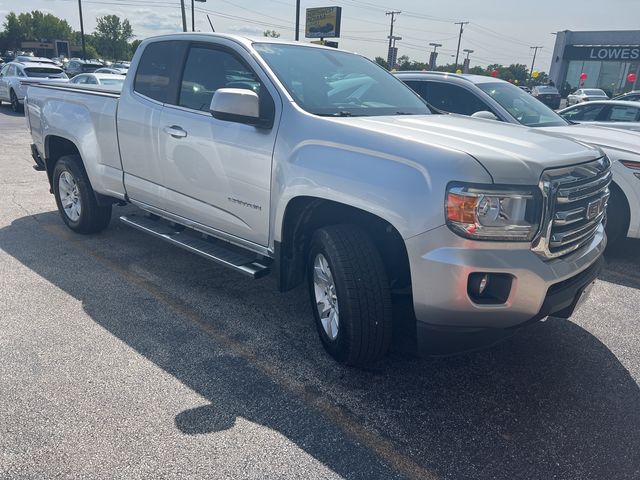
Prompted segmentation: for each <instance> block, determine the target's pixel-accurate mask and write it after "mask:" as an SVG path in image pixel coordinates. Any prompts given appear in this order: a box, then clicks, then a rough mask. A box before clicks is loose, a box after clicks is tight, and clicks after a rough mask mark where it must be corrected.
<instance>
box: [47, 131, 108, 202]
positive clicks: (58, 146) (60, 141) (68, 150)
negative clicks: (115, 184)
mask: <svg viewBox="0 0 640 480" xmlns="http://www.w3.org/2000/svg"><path fill="white" fill-rule="evenodd" d="M44 152H45V167H46V169H47V178H48V179H49V188H50V192H51V193H53V172H54V170H55V168H56V164H57V163H58V161H59V160H60V159H61V158H62V157H65V156H67V155H77V156H78V158H80V164H81V167H82V168H83V169H84V171H85V173H87V167H86V165H85V164H84V159H83V158H82V155H81V154H80V150H79V149H78V146H77V145H76V144H75V143H74V142H73V141H72V140H69V139H68V138H65V137H62V136H60V135H47V137H46V138H45V140H44ZM89 182H91V180H90V179H89ZM92 188H93V187H92ZM93 194H94V196H95V198H96V202H98V205H100V206H107V205H112V204H114V203H116V202H117V201H118V200H117V199H115V198H112V197H109V196H106V195H102V194H100V193H98V192H96V191H95V190H94V192H93Z"/></svg>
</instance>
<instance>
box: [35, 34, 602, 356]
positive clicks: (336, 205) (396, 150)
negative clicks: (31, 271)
mask: <svg viewBox="0 0 640 480" xmlns="http://www.w3.org/2000/svg"><path fill="white" fill-rule="evenodd" d="M26 108H27V118H28V125H29V128H30V130H31V134H32V136H33V142H34V145H33V147H32V154H33V157H34V160H35V161H36V163H37V164H38V165H39V166H40V168H42V169H43V170H46V172H47V174H48V177H49V182H50V186H51V191H52V193H53V194H54V195H55V199H56V203H57V205H58V209H59V211H60V214H61V216H62V219H63V221H64V222H65V223H66V224H67V226H68V227H69V228H70V229H71V230H73V231H75V232H78V233H83V234H89V233H95V232H99V231H101V230H103V229H104V228H106V227H107V225H108V223H109V221H110V218H111V209H112V205H113V204H116V203H119V204H123V203H132V204H134V205H135V206H137V207H139V209H140V213H139V214H128V215H126V216H122V217H120V220H121V221H122V222H124V223H125V224H127V225H130V226H132V227H134V228H137V229H139V230H141V231H143V232H146V233H148V234H150V235H152V236H154V237H157V238H159V239H162V240H165V241H167V242H170V243H172V244H174V245H176V246H179V247H182V248H185V249H187V250H189V251H191V252H194V253H196V254H199V255H201V256H203V257H204V258H206V259H209V260H212V261H215V262H218V263H220V264H223V265H226V266H227V267H229V268H231V269H233V270H236V271H238V272H241V273H244V274H246V275H249V276H250V277H253V278H258V277H262V276H263V275H265V274H267V273H269V272H272V273H273V274H275V275H276V277H277V282H278V286H279V289H280V290H282V291H286V290H289V289H291V288H293V287H295V286H297V285H299V284H300V283H302V282H304V281H305V280H306V281H307V282H308V287H309V291H310V296H311V302H312V305H313V314H314V316H315V322H316V326H317V329H318V333H319V335H320V339H321V341H322V344H323V345H324V347H325V349H326V350H327V351H328V352H329V353H330V354H331V355H332V356H333V357H334V358H335V359H336V360H337V361H339V362H343V363H346V364H350V365H363V364H366V363H369V362H373V361H375V360H377V359H379V358H381V357H382V356H383V355H384V354H385V352H386V350H387V348H388V346H389V343H390V340H391V336H392V333H393V328H394V325H393V321H392V301H391V299H392V295H403V294H404V295H411V299H412V302H413V307H414V312H415V320H416V322H415V324H416V325H415V335H416V338H417V341H418V345H419V346H424V344H425V339H428V338H429V337H428V336H429V335H430V332H432V331H433V329H441V330H447V331H454V332H468V331H475V330H482V329H510V328H512V327H516V326H519V325H523V324H525V323H527V322H532V321H535V320H539V319H542V318H544V317H546V316H549V315H554V316H557V317H564V318H567V317H569V316H570V315H571V314H572V312H573V311H574V309H575V308H576V306H577V305H578V304H579V303H580V302H581V301H582V300H583V299H584V298H585V296H586V293H587V292H588V291H589V290H590V286H591V285H592V284H593V282H594V279H595V278H596V276H597V274H598V271H599V269H600V268H601V263H602V262H601V253H602V251H603V249H604V247H605V244H606V236H605V234H604V229H603V225H602V223H603V220H604V218H605V214H606V210H605V209H606V205H607V198H608V195H609V191H608V185H609V182H610V181H611V172H610V162H609V160H608V158H607V157H606V156H605V155H603V153H602V152H601V151H600V150H599V149H597V148H595V147H590V146H587V145H584V144H581V143H577V142H575V141H572V140H569V139H565V138H558V137H557V136H553V135H549V134H546V133H540V132H535V131H533V130H530V129H526V128H523V127H519V126H512V125H504V124H499V123H497V122H492V121H487V120H480V119H472V118H465V117H461V116H456V115H442V114H438V113H437V112H434V111H432V110H431V109H430V108H429V106H428V105H427V104H426V103H425V102H424V101H423V100H422V99H420V97H418V96H417V95H416V94H415V93H414V92H413V91H412V90H410V89H409V88H408V87H407V86H405V85H404V84H403V83H402V82H401V81H399V80H398V79H396V78H394V77H393V76H392V75H391V74H389V73H388V72H386V71H385V70H384V69H382V68H380V67H379V66H377V65H376V64H375V63H373V62H371V61H370V60H367V59H366V58H364V57H362V56H359V55H356V54H352V53H348V52H344V51H339V50H335V49H331V48H324V47H319V46H313V45H303V44H300V43H293V42H281V41H276V40H271V39H269V40H267V39H260V40H251V39H248V38H243V37H238V36H232V35H222V34H199V33H195V34H192V33H189V34H174V35H167V36H160V37H155V38H151V39H147V40H145V41H144V42H142V44H141V45H140V47H139V48H138V50H137V52H136V54H135V57H134V59H133V62H132V65H131V69H130V70H129V73H128V75H127V79H126V81H125V84H124V86H123V88H122V90H121V92H117V91H113V90H109V89H107V88H104V87H103V88H98V87H93V88H92V87H82V86H63V85H56V86H54V85H41V86H39V85H35V86H31V87H29V90H28V93H27V101H26Z"/></svg>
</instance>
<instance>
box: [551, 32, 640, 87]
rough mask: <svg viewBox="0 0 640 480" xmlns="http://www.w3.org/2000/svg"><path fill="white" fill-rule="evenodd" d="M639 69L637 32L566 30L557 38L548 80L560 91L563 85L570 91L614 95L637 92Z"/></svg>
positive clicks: (559, 33)
mask: <svg viewBox="0 0 640 480" xmlns="http://www.w3.org/2000/svg"><path fill="white" fill-rule="evenodd" d="M639 67H640V30H618V31H608V32H572V31H571V30H565V31H563V32H558V33H557V34H556V45H555V47H554V49H553V57H552V59H551V68H550V70H549V76H550V78H551V80H553V82H554V83H555V84H556V86H557V87H558V88H560V89H561V88H563V87H566V84H565V82H566V83H568V84H569V85H570V86H571V90H572V91H573V90H575V89H576V88H579V87H586V88H601V89H603V90H605V91H606V92H607V93H608V94H617V93H621V92H627V91H629V90H634V89H637V88H640V81H639V80H638V77H640V71H639ZM583 73H584V74H586V78H585V79H584V80H581V79H580V77H581V75H582V74H583ZM630 74H635V77H634V76H633V75H631V77H629V75H630ZM582 77H583V78H584V75H582ZM629 78H631V79H633V81H629Z"/></svg>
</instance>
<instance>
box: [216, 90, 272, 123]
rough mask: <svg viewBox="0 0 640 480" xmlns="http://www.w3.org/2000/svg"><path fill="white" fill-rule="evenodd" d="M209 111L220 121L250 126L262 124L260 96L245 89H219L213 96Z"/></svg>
mask: <svg viewBox="0 0 640 480" xmlns="http://www.w3.org/2000/svg"><path fill="white" fill-rule="evenodd" d="M209 111H210V112H211V115H213V117H214V118H217V119H218V120H224V121H227V122H236V123H246V124H249V125H259V124H260V99H259V98H258V94H257V93H256V92H253V91H251V90H246V89H244V88H219V89H218V90H216V92H215V93H214V94H213V98H212V99H211V105H210V106H209Z"/></svg>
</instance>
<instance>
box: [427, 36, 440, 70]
mask: <svg viewBox="0 0 640 480" xmlns="http://www.w3.org/2000/svg"><path fill="white" fill-rule="evenodd" d="M429 46H431V47H433V52H431V58H430V59H429V68H430V69H431V70H435V68H436V57H437V56H438V52H437V51H436V50H438V47H441V46H442V44H441V43H433V42H431V43H430V44H429Z"/></svg>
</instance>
